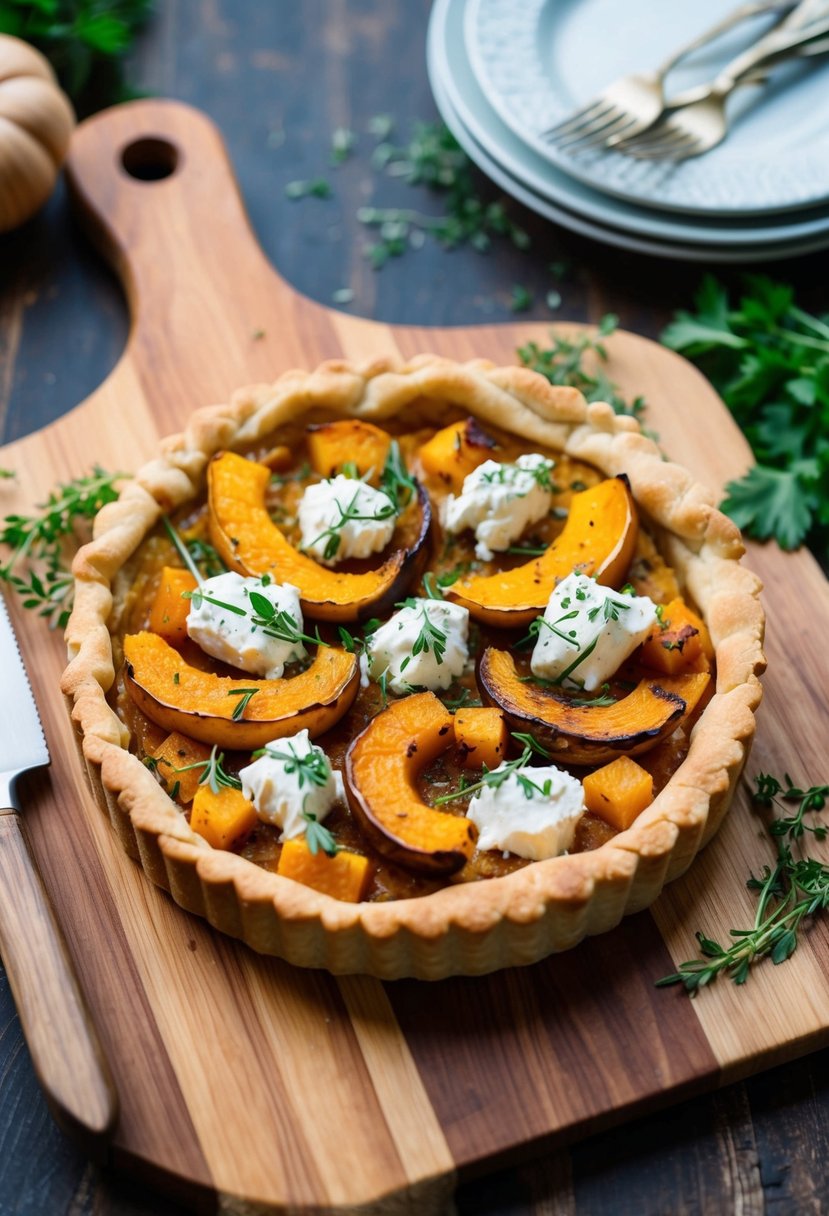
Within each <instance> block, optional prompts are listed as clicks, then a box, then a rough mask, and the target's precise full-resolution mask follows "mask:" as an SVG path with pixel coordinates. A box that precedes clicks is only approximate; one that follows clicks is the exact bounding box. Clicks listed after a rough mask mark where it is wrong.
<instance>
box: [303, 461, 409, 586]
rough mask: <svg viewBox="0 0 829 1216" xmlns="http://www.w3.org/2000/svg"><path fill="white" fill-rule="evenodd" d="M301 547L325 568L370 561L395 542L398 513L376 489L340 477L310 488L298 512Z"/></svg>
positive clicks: (386, 497)
mask: <svg viewBox="0 0 829 1216" xmlns="http://www.w3.org/2000/svg"><path fill="white" fill-rule="evenodd" d="M297 520H298V522H299V530H300V533H301V536H302V541H301V547H302V549H303V550H304V551H305V552H306V553H310V555H311V556H312V557H313V558H314V559H315V560H316V561H318V562H321V563H322V564H323V565H324V566H334V565H336V564H337V562H341V561H344V560H345V559H346V558H347V557H370V556H371V554H372V553H379V551H380V550H381V549H385V547H386V545H387V544H388V543H389V541H390V540H391V538H392V533H393V532H394V525H395V523H396V521H397V509H396V507H395V505H394V503H393V502H392V500H391V499H390V498H389V496H388V494H383V493H382V492H381V491H380V490H375V488H374V486H369V485H366V483H365V482H364V481H360V480H359V479H357V478H354V477H344V476H343V475H342V474H341V473H340V474H338V476H336V477H333V478H331V480H330V481H320V482H317V483H315V484H314V485H311V486H308V488H307V489H306V490H305V493H304V494H303V495H302V498H301V499H300V500H299V507H298V508H297Z"/></svg>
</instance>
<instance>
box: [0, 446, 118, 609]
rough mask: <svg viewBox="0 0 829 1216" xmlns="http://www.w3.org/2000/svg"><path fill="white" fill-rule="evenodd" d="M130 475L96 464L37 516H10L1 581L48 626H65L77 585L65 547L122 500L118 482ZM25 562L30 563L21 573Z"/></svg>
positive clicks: (1, 539)
mask: <svg viewBox="0 0 829 1216" xmlns="http://www.w3.org/2000/svg"><path fill="white" fill-rule="evenodd" d="M128 476H129V474H128V473H107V472H106V471H105V470H104V469H102V468H101V467H100V466H99V465H95V466H94V468H93V471H92V473H90V474H89V475H87V476H85V477H76V478H74V479H73V480H72V481H69V482H65V483H60V484H59V485H58V486H57V487H56V489H55V490H53V491H52V493H51V494H50V495H49V497H48V499H47V500H46V502H45V503H41V504H39V512H38V514H36V515H16V514H15V515H7V516H6V517H5V519H4V521H3V528H2V530H0V544H4V545H7V546H8V547H9V548H10V549H11V554H10V556H9V558H8V559H7V560H6V561H5V562H4V563H3V565H2V566H0V581H3V582H7V583H9V585H10V586H12V587H14V589H15V591H17V592H18V594H19V595H21V596H22V597H23V604H24V607H26V608H31V609H35V610H36V611H37V612H38V613H39V615H40V616H42V617H44V618H46V619H47V620H48V622H49V626H50V628H55V627H57V628H61V629H62V628H63V627H64V626H65V624H66V622H67V621H68V620H69V614H70V612H71V611H72V600H73V591H74V582H73V579H72V575H71V574H70V572H69V569H68V566H67V564H66V562H65V561H64V556H65V544H66V542H67V540H68V538H70V537H73V536H75V535H76V534H77V530H78V526H79V525H83V524H84V523H85V522H86V521H88V520H90V519H92V517H93V516H94V515H97V513H98V511H99V510H100V509H101V507H103V506H105V505H106V504H107V503H110V502H114V501H115V499H116V498H117V497H118V490H117V488H116V483H117V482H119V481H122V480H123V479H124V478H125V477H128ZM21 562H25V563H27V565H26V569H25V570H24V572H23V573H22V574H17V573H15V571H16V570H17V569H18V567H19V564H20V563H21Z"/></svg>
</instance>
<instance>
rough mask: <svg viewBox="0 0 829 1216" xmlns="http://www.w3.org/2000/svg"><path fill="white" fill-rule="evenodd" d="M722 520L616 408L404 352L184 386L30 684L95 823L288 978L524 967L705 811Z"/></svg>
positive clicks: (727, 550) (730, 644) (574, 937)
mask: <svg viewBox="0 0 829 1216" xmlns="http://www.w3.org/2000/svg"><path fill="white" fill-rule="evenodd" d="M742 553H743V546H742V543H741V539H740V536H739V533H738V531H737V529H736V528H735V526H734V525H733V524H732V523H731V521H729V520H728V519H727V518H726V517H725V516H723V515H722V514H721V513H720V512H719V511H718V510H717V509H716V507H715V505H714V501H713V498H712V495H711V494H710V493H709V492H708V491H707V490H705V489H704V488H703V487H702V486H701V485H699V484H698V483H696V482H695V481H694V479H693V478H692V477H691V476H690V474H689V473H688V472H686V471H685V470H683V469H682V468H681V467H679V466H678V465H676V464H673V463H670V462H669V461H667V460H665V459H664V457H663V455H662V454H661V452H660V451H659V449H658V447H657V446H656V444H655V443H654V442H653V441H652V440H651V439H650V438H648V437H646V436H645V435H643V434H642V433H641V430H640V427H639V424H638V423H637V422H636V421H635V420H634V419H633V418H630V417H626V416H619V415H616V414H615V413H614V412H613V410H612V408H611V407H610V406H609V405H607V404H603V403H593V404H590V405H588V404H587V403H586V402H585V400H584V398H583V397H582V395H581V394H580V393H579V392H577V391H576V390H574V389H569V388H561V387H554V386H551V385H550V384H549V383H548V382H547V381H546V380H545V379H544V378H542V377H540V376H538V375H536V374H535V373H533V372H530V371H529V370H527V369H523V368H516V367H496V366H494V365H493V364H491V363H489V362H487V361H485V360H476V361H473V362H470V363H466V364H457V363H454V362H451V361H448V360H445V359H440V358H436V357H433V356H428V355H424V356H422V357H419V358H417V359H413V360H411V361H410V362H407V363H393V362H390V361H388V360H377V361H375V362H373V363H371V364H369V365H367V366H357V365H353V364H350V363H346V362H339V361H337V362H329V363H325V364H323V365H322V366H321V367H319V368H318V369H317V370H315V371H312V372H305V371H290V372H286V373H285V374H284V375H283V376H281V377H280V379H278V380H277V381H276V383H275V384H271V385H254V386H252V387H249V388H245V389H242V390H240V391H238V392H237V393H236V394H235V395H234V397H233V399H232V401H231V403H230V404H229V405H222V406H215V407H210V408H206V409H202V410H200V411H198V412H197V413H196V414H194V415H193V417H192V419H191V421H190V424H189V426H188V427H187V429H186V430H185V431H184V432H183V433H182V434H179V435H174V436H172V437H170V438H168V439H167V440H166V441H164V442H163V444H162V446H161V451H160V454H159V455H158V457H157V458H156V459H154V460H152V461H151V462H150V463H148V464H147V465H145V466H144V467H143V468H142V469H140V470H139V471H138V473H137V474H136V475H135V477H134V478H133V479H131V480H130V481H128V482H127V483H126V484H125V486H124V489H123V491H122V493H121V496H120V499H119V500H118V501H117V502H115V503H113V504H111V505H108V506H106V507H105V508H104V509H103V510H102V511H101V512H100V514H99V515H98V517H97V519H96V521H95V528H94V539H93V540H92V541H91V542H90V543H89V544H87V545H86V546H84V548H83V549H81V550H80V552H79V553H78V555H77V559H76V562H75V566H74V572H75V577H76V599H75V608H74V611H73V614H72V617H71V619H70V621H69V624H68V627H67V633H66V637H67V644H68V652H69V660H70V661H69V665H68V667H67V669H66V672H65V674H64V678H63V684H62V687H63V691H64V693H65V695H66V697H67V699H68V701H69V704H70V707H71V712H72V717H73V720H74V722H75V724H76V726H77V729H78V732H79V737H80V741H81V745H82V754H83V758H84V761H85V763H86V768H87V771H88V773H89V777H90V780H91V783H92V787H93V789H94V790H95V792H96V794H97V796H98V800H99V802H100V803H101V805H102V807H103V808H105V810H106V811H107V813H108V815H109V817H110V819H111V822H112V824H113V826H114V828H115V830H116V831H117V833H118V835H119V837H120V839H121V842H122V844H123V846H124V848H125V849H126V851H127V852H128V853H129V855H130V856H131V857H133V858H135V859H136V860H137V861H138V862H139V863H140V865H141V866H142V867H143V869H144V871H145V872H146V874H147V875H148V876H149V877H150V878H151V879H152V880H153V882H155V883H157V884H158V885H159V886H162V887H164V888H166V889H167V890H168V891H169V892H170V893H171V894H172V896H173V898H174V899H175V900H176V902H177V903H178V904H180V905H181V906H182V907H183V908H185V909H187V910H188V911H190V912H193V913H196V914H197V915H199V916H203V917H206V918H207V919H208V920H209V921H210V923H211V924H212V925H213V926H215V927H216V928H217V929H219V930H221V931H222V932H224V933H227V934H230V935H232V936H234V937H238V938H241V939H242V940H243V941H245V942H246V943H247V944H248V945H249V946H251V947H252V948H253V949H254V950H257V951H260V952H263V953H266V954H274V955H279V956H281V957H283V958H285V959H287V960H289V961H290V962H292V963H295V964H298V965H300V966H306V967H323V968H327V969H328V970H330V971H332V972H367V973H370V974H373V975H376V976H380V977H382V978H386V979H393V978H396V977H399V976H417V977H420V978H424V979H439V978H441V977H444V976H449V975H473V974H482V973H484V972H488V971H493V970H495V969H497V968H501V967H507V966H513V965H519V964H526V963H532V962H534V961H536V960H538V959H540V958H543V957H544V956H545V955H547V954H550V953H551V952H554V951H561V950H565V949H568V948H569V947H571V946H574V945H575V944H576V943H577V942H579V941H580V940H581V939H582V938H584V937H585V936H587V935H592V934H596V933H602V932H605V931H606V930H608V929H610V928H612V927H613V926H614V925H616V924H617V923H618V922H619V921H620V919H621V918H622V916H624V915H626V914H627V913H631V912H635V911H638V910H640V909H642V908H645V907H647V906H648V905H649V904H650V903H651V902H652V901H653V900H654V899H655V898H656V897H657V895H658V894H659V892H660V891H661V889H662V887H663V885H664V884H665V883H666V882H668V881H670V880H672V879H674V878H676V877H677V876H678V875H680V874H682V873H683V872H684V871H685V870H686V869H687V867H688V866H689V865H690V863H691V861H692V860H693V858H694V856H695V855H696V853H697V851H698V850H699V849H700V848H701V847H702V846H703V845H704V844H705V843H706V842H707V841H708V840H709V839H710V838H711V836H712V835H713V834H714V832H716V830H717V828H718V826H719V824H720V822H721V821H722V818H723V816H724V814H725V812H726V811H727V809H728V806H729V804H730V801H731V798H732V795H733V792H734V789H735V786H736V783H737V781H738V778H739V776H740V773H741V771H742V769H743V765H744V763H745V759H746V755H747V750H748V747H749V745H750V742H751V739H752V736H753V733H754V711H755V709H756V707H757V705H758V703H759V701H760V696H761V690H760V684H759V679H758V677H759V674H760V673H761V671H762V669H763V666H764V659H763V652H762V637H763V615H762V610H761V607H760V602H759V591H760V586H759V582H758V580H757V579H756V578H755V576H754V575H753V574H751V573H750V572H749V571H747V570H746V569H744V568H743V567H742V566H741V565H740V563H739V559H740V557H741V555H742Z"/></svg>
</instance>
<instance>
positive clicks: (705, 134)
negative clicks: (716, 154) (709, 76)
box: [608, 17, 829, 161]
mask: <svg viewBox="0 0 829 1216" xmlns="http://www.w3.org/2000/svg"><path fill="white" fill-rule="evenodd" d="M826 51H829V17H824V18H823V20H822V21H816V22H812V23H810V24H809V25H808V26H807V27H806V28H805V29H790V30H783V29H781V30H778V31H777V32H776V34H773V35H770V37H769V39H763V41H762V44H760V45H758V46H756V47H752V48H751V49H750V50H748V51H745V52H744V53H743V54H742V55H738V56H737V58H736V59H733V60H732V61H731V63H729V64H728V65H727V67H725V68H724V69H723V71H722V72H720V73H719V75H718V76H717V77H716V78H715V79H714V80H713V81H711V82H710V83H709V84H706V85H701V86H700V87H699V88H697V89H692V90H689V91H688V92H687V93H685V94H683V95H682V96H680V97H675V98H673V99H672V101H671V106H672V112H671V114H670V115H669V116H668V117H667V118H665V119H664V120H663V121H662V122H659V123H658V124H657V125H656V126H653V127H651V128H650V129H649V130H647V131H645V132H644V133H642V134H640V135H638V136H637V137H634V138H630V139H628V138H623V139H620V140H613V141H612V143H609V145H608V146H610V147H612V148H613V149H614V150H615V151H618V152H624V153H625V154H626V155H628V156H632V157H635V158H636V159H637V160H666V161H679V160H686V159H687V158H688V157H691V156H701V155H702V154H703V153H704V152H709V151H710V150H711V149H712V148H715V147H716V146H717V144H719V143H721V142H722V140H723V139H724V138H725V136H726V134H727V132H728V120H727V116H726V111H725V102H726V99H727V98H728V97H730V95H731V94H732V93H733V92H734V90H735V89H738V88H739V87H740V86H741V85H743V84H747V83H749V82H751V81H754V80H755V79H756V73H757V71H758V69H760V68H762V69H765V68H767V67H771V66H773V65H774V64H777V63H781V62H784V61H786V60H789V59H793V58H797V57H799V56H801V55H804V54H823V53H825V52H826Z"/></svg>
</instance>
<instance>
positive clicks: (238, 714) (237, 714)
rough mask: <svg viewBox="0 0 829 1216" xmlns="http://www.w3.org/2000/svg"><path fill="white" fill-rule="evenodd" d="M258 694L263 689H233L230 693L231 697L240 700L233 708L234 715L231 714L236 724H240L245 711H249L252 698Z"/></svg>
mask: <svg viewBox="0 0 829 1216" xmlns="http://www.w3.org/2000/svg"><path fill="white" fill-rule="evenodd" d="M258 692H261V689H259V688H231V690H230V692H229V693H228V694H227V695H228V696H229V697H238V698H239V700H238V702H237V703H236V705H234V706H233V713H232V714H231V717H232V719H233V721H234V722H238V721H239V720H240V719H241V718H243V717H244V716H245V710H246V709H247V707H248V705H249V704H250V701H251V698H252V697H255V696H256V694H257V693H258Z"/></svg>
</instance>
